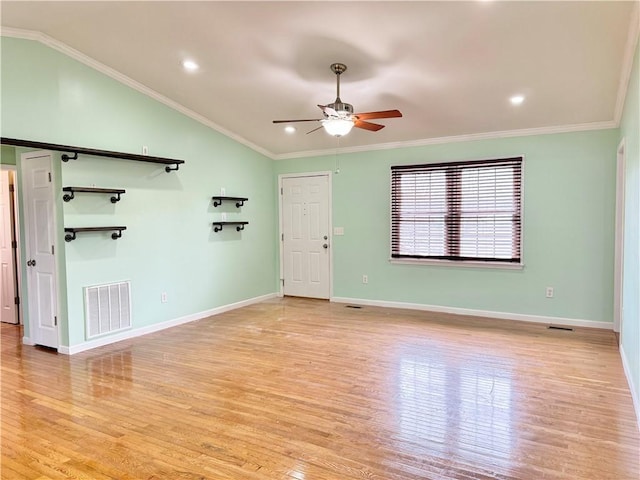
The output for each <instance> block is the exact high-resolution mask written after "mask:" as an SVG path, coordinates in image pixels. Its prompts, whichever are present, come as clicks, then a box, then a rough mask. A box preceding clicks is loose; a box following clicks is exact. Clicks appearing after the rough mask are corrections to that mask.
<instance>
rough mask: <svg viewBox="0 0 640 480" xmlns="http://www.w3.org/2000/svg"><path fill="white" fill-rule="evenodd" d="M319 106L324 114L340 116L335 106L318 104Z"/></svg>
mask: <svg viewBox="0 0 640 480" xmlns="http://www.w3.org/2000/svg"><path fill="white" fill-rule="evenodd" d="M318 107H320V110H322V111H323V112H324V114H325V115H326V116H328V117H337V116H338V112H336V111H335V110H334V109H333V108H331V107H329V106H328V105H318Z"/></svg>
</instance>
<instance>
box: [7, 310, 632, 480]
mask: <svg viewBox="0 0 640 480" xmlns="http://www.w3.org/2000/svg"><path fill="white" fill-rule="evenodd" d="M1 334H2V335H1V337H2V343H1V361H2V363H1V369H2V377H1V382H2V383H1V387H0V388H1V393H2V418H1V427H2V435H1V436H2V444H1V448H2V452H1V460H2V464H1V469H2V473H1V478H2V479H29V480H35V479H38V480H45V479H52V480H55V479H69V478H74V479H90V480H103V479H118V480H126V479H135V480H141V479H144V480H161V479H172V480H173V479H177V480H195V479H216V480H219V479H234V480H242V479H250V480H267V479H285V480H408V479H430V480H450V479H459V480H463V479H464V480H470V479H500V480H515V479H520V480H551V479H553V480H556V479H563V480H564V479H571V480H605V479H612V480H637V479H638V478H640V467H639V451H640V436H639V433H638V427H637V424H636V419H635V416H634V412H633V407H632V401H631V396H630V394H629V390H628V387H627V384H626V381H625V379H624V374H623V370H622V366H621V362H620V358H619V354H618V351H617V347H616V344H615V336H614V334H613V333H612V332H610V331H603V330H592V329H576V331H573V332H567V331H553V330H548V329H546V326H544V325H536V324H525V323H519V322H509V321H504V320H490V319H485V318H472V317H460V316H454V315H443V314H433V313H427V312H415V311H406V310H397V309H383V308H374V307H363V308H362V309H352V308H347V307H346V306H345V305H341V304H330V303H328V302H324V301H317V300H306V299H296V298H286V299H274V300H271V301H268V302H264V303H261V304H257V305H253V306H250V307H246V308H242V309H239V310H235V311H232V312H227V313H225V314H221V315H218V316H215V317H211V318H208V319H205V320H201V321H198V322H194V323H191V324H188V325H183V326H180V327H176V328H173V329H169V330H165V331H162V332H158V333H155V334H151V335H147V336H145V337H141V338H137V339H133V340H128V341H125V342H121V343H118V344H114V345H110V346H107V347H103V348H100V349H97V350H93V351H89V352H85V353H81V354H77V355H74V356H71V357H68V356H64V355H57V354H55V353H52V352H50V351H47V350H44V349H40V348H34V347H23V346H21V345H20V343H19V339H20V336H21V334H20V332H19V329H18V328H17V327H14V326H9V325H3V327H2V329H1Z"/></svg>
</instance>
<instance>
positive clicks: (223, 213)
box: [220, 212, 227, 222]
mask: <svg viewBox="0 0 640 480" xmlns="http://www.w3.org/2000/svg"><path fill="white" fill-rule="evenodd" d="M220 216H221V220H222V221H223V222H226V221H227V214H226V213H225V212H222V213H221V214H220Z"/></svg>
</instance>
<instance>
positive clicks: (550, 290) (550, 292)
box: [545, 287, 553, 298]
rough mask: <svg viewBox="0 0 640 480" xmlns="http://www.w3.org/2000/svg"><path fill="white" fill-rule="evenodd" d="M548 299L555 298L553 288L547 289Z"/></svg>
mask: <svg viewBox="0 0 640 480" xmlns="http://www.w3.org/2000/svg"><path fill="white" fill-rule="evenodd" d="M545 293H546V295H547V298H553V287H547V289H546V292H545Z"/></svg>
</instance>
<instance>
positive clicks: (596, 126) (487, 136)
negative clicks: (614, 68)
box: [274, 120, 618, 160]
mask: <svg viewBox="0 0 640 480" xmlns="http://www.w3.org/2000/svg"><path fill="white" fill-rule="evenodd" d="M617 127H618V125H617V124H616V122H614V121H613V120H608V121H606V122H593V123H580V124H575V125H559V126H555V127H538V128H524V129H521V130H504V131H500V132H486V133H472V134H469V135H455V136H450V137H438V138H425V139H422V140H410V141H406V142H390V143H379V144H377V145H361V146H357V147H345V148H338V149H335V148H332V149H326V150H309V151H306V152H294V153H285V154H280V155H275V156H274V160H289V159H293V158H306V157H321V156H325V155H335V154H336V153H360V152H372V151H376V150H392V149H396V148H411V147H424V146H427V145H440V144H443V143H459V142H472V141H476V140H494V139H498V138H512V137H527V136H531V135H552V134H556V133H572V132H584V131H589V130H608V129H611V128H617Z"/></svg>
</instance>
